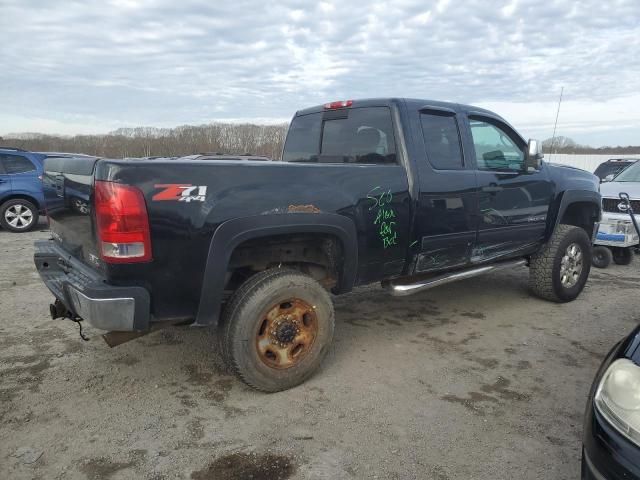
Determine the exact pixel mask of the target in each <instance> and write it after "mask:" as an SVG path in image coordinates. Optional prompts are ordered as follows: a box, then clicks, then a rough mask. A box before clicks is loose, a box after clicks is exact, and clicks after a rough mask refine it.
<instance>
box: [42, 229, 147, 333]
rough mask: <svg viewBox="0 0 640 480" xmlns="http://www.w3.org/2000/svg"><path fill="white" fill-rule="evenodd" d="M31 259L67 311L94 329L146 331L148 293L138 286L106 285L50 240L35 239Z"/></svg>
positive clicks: (102, 279)
mask: <svg viewBox="0 0 640 480" xmlns="http://www.w3.org/2000/svg"><path fill="white" fill-rule="evenodd" d="M33 260H34V262H35V265H36V269H37V270H38V273H39V274H40V278H42V281H43V282H44V283H45V285H46V286H47V288H49V290H50V291H51V293H53V295H54V296H55V297H56V298H57V299H58V300H59V301H60V302H62V303H63V304H64V306H65V307H66V309H67V310H68V311H69V313H68V314H67V315H68V316H73V317H74V318H81V319H83V320H85V321H86V322H87V323H89V324H90V325H91V326H93V327H95V328H99V329H101V330H108V331H124V332H127V331H145V330H147V329H148V328H149V318H150V315H149V305H150V299H149V292H148V291H147V290H146V289H144V288H142V287H138V286H130V287H121V286H113V285H109V284H108V283H106V282H105V279H104V277H102V276H101V275H100V273H99V272H96V271H95V270H93V269H91V268H89V267H88V266H86V265H85V264H83V263H82V262H81V261H79V260H78V259H76V258H74V257H73V256H71V255H70V254H69V253H68V252H67V251H65V250H64V249H63V248H62V247H60V246H59V245H58V244H57V243H55V242H54V241H51V240H44V241H37V242H35V254H34V256H33Z"/></svg>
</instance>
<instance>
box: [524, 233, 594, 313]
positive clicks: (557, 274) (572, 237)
mask: <svg viewBox="0 0 640 480" xmlns="http://www.w3.org/2000/svg"><path fill="white" fill-rule="evenodd" d="M590 269H591V241H590V239H589V236H588V235H587V233H586V232H585V231H584V230H583V229H582V228H580V227H574V226H573V225H558V226H557V227H556V230H555V232H554V233H553V235H552V236H551V239H550V240H549V242H548V243H547V244H546V245H545V246H544V247H543V249H542V250H541V251H539V252H538V253H536V254H535V255H533V256H532V257H531V262H530V269H529V286H530V287H531V290H532V291H533V293H535V294H536V295H537V296H539V297H541V298H544V299H546V300H551V301H554V302H570V301H571V300H574V299H575V298H576V297H577V296H578V295H580V292H582V289H583V288H584V285H585V283H587V278H588V277H589V271H590Z"/></svg>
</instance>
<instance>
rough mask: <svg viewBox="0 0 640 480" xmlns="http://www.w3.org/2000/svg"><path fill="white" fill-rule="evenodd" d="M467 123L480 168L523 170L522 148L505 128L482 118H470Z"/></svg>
mask: <svg viewBox="0 0 640 480" xmlns="http://www.w3.org/2000/svg"><path fill="white" fill-rule="evenodd" d="M469 123H470V126H471V135H472V136H473V146H474V148H475V152H476V163H477V165H478V168H479V169H480V170H501V171H522V170H524V159H525V154H524V150H523V148H521V147H520V146H518V144H517V143H516V142H515V141H514V139H513V138H512V137H511V135H510V134H509V133H507V131H506V130H505V129H503V128H501V127H499V126H497V125H494V124H493V123H489V122H486V121H483V120H477V119H470V120H469Z"/></svg>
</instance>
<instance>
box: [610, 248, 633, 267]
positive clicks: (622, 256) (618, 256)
mask: <svg viewBox="0 0 640 480" xmlns="http://www.w3.org/2000/svg"><path fill="white" fill-rule="evenodd" d="M613 261H614V262H616V265H629V264H630V263H631V262H632V261H633V252H632V251H631V247H615V248H614V249H613Z"/></svg>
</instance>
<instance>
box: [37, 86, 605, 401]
mask: <svg viewBox="0 0 640 480" xmlns="http://www.w3.org/2000/svg"><path fill="white" fill-rule="evenodd" d="M239 160H242V161H239ZM43 182H44V189H45V197H46V207H47V212H48V216H49V222H50V226H51V234H52V238H51V240H48V241H41V242H37V243H36V253H35V264H36V267H37V269H38V271H39V273H40V275H41V277H42V279H43V280H44V282H45V283H46V285H47V286H48V287H49V289H50V290H51V291H52V292H53V294H54V296H55V297H56V301H55V303H54V304H52V305H51V307H50V309H51V315H52V317H53V318H70V319H72V320H76V321H80V320H82V319H84V320H85V321H86V322H88V323H90V324H91V325H92V326H94V327H97V328H98V329H103V330H107V331H112V332H113V331H115V332H132V335H136V334H140V333H144V332H148V331H149V330H150V329H151V328H152V327H154V328H155V327H157V326H158V325H159V324H163V325H166V324H173V323H178V322H188V323H190V324H191V325H192V326H194V327H210V328H212V327H217V328H218V329H219V334H218V337H219V338H220V349H221V352H222V354H223V356H224V358H225V359H226V361H227V362H228V363H229V365H230V366H231V368H232V369H233V370H234V371H235V372H236V373H237V374H238V376H239V377H240V378H241V379H242V380H243V381H245V382H246V383H247V384H249V385H251V386H253V387H255V388H258V389H261V390H264V391H277V390H283V389H286V388H290V387H292V386H294V385H296V384H299V383H301V382H302V381H304V380H305V379H306V378H308V377H309V376H310V375H311V374H312V373H313V372H314V370H316V368H317V367H318V366H319V364H320V363H321V361H322V358H323V357H324V355H325V354H326V352H327V349H328V348H329V345H330V342H331V338H332V335H333V325H334V311H333V306H332V302H331V296H330V294H329V292H332V293H333V294H342V293H346V292H349V291H350V290H351V289H352V288H354V287H355V286H358V285H364V284H369V283H372V282H382V285H383V287H385V288H387V289H388V290H389V291H390V292H391V293H392V294H395V295H407V294H410V293H414V292H418V291H421V290H424V289H426V288H430V287H433V286H436V285H440V284H442V283H446V282H449V281H451V280H456V279H460V278H467V277H470V276H474V275H477V274H480V273H484V272H487V271H489V270H492V269H495V268H498V267H505V266H513V265H518V264H523V265H527V266H528V267H529V275H530V279H531V280H530V285H531V290H532V291H533V293H534V294H536V295H538V296H540V297H542V298H544V299H547V300H551V301H556V302H567V301H571V300H573V299H575V298H576V297H577V296H578V295H579V294H580V292H581V291H582V289H583V287H584V285H585V282H586V281H587V277H588V275H589V269H590V265H591V261H590V259H591V243H592V242H591V239H592V237H593V235H594V224H595V223H596V222H597V221H598V220H599V218H600V194H599V193H598V185H599V182H598V179H597V178H596V177H595V176H594V175H591V174H590V173H587V172H584V171H581V170H577V169H573V168H568V167H561V166H556V165H552V164H548V163H545V162H543V161H542V153H541V151H540V148H539V143H537V142H536V141H535V140H530V141H529V142H526V141H525V140H523V139H522V137H521V136H520V135H519V134H518V133H517V132H516V131H515V130H514V129H513V128H512V127H511V126H510V125H509V124H508V123H507V122H506V121H505V120H504V119H502V118H501V117H499V116H498V115H496V114H494V113H492V112H489V111H487V110H483V109H479V108H476V107H471V106H465V105H459V104H452V103H442V102H434V101H428V100H414V99H372V100H371V99H370V100H355V101H340V102H333V103H329V104H326V105H321V106H317V107H313V108H309V109H306V110H302V111H299V112H297V113H296V115H295V116H294V118H293V120H292V122H291V125H290V127H289V131H288V134H287V138H286V142H285V146H284V151H283V158H282V161H271V162H269V161H262V160H257V161H252V160H246V159H242V158H230V159H218V158H216V157H215V156H214V157H212V158H208V159H207V158H204V159H200V158H183V159H158V160H149V159H145V160H135V159H129V160H111V159H106V158H105V159H97V160H87V159H74V158H56V159H51V160H48V161H47V162H46V164H45V174H44V178H43ZM123 335H126V334H123Z"/></svg>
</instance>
